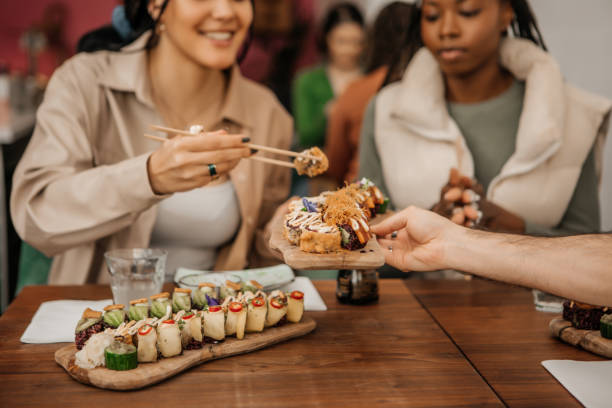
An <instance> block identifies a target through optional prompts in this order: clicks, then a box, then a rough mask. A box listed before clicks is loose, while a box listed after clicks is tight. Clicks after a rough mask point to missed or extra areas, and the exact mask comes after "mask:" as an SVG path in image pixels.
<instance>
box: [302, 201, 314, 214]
mask: <svg viewBox="0 0 612 408" xmlns="http://www.w3.org/2000/svg"><path fill="white" fill-rule="evenodd" d="M302 203H304V207H306V209H307V210H308V212H317V206H316V205H314V204H313V203H311V202H310V201H308V200H307V199H305V198H302Z"/></svg>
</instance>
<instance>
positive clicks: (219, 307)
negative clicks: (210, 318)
mask: <svg viewBox="0 0 612 408" xmlns="http://www.w3.org/2000/svg"><path fill="white" fill-rule="evenodd" d="M219 310H221V306H209V307H208V311H209V312H218V311H219Z"/></svg>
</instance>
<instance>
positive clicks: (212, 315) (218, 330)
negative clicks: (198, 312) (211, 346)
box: [203, 306, 225, 342]
mask: <svg viewBox="0 0 612 408" xmlns="http://www.w3.org/2000/svg"><path fill="white" fill-rule="evenodd" d="M203 314H204V337H206V338H208V339H210V340H212V341H214V342H218V341H222V340H224V339H225V313H224V312H223V307H221V306H209V307H208V310H204V313H203Z"/></svg>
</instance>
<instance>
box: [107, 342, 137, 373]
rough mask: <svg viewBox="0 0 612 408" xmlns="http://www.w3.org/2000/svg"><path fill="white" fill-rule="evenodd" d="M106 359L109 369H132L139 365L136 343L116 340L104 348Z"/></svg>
mask: <svg viewBox="0 0 612 408" xmlns="http://www.w3.org/2000/svg"><path fill="white" fill-rule="evenodd" d="M104 360H105V361H106V368H108V369H109V370H116V371H125V370H131V369H133V368H136V367H137V366H138V353H137V350H136V347H134V345H132V344H126V343H124V342H122V341H115V342H113V344H111V345H110V346H108V347H107V348H105V349H104Z"/></svg>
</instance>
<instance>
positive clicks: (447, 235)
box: [372, 207, 464, 272]
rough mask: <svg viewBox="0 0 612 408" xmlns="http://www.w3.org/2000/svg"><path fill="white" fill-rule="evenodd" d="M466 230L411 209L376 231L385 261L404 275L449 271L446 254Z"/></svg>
mask: <svg viewBox="0 0 612 408" xmlns="http://www.w3.org/2000/svg"><path fill="white" fill-rule="evenodd" d="M463 231H464V228H462V227H460V226H458V225H456V224H454V223H453V222H451V221H449V220H448V219H446V218H444V217H442V216H439V215H437V214H435V213H433V212H431V211H427V210H423V209H420V208H417V207H408V208H406V209H405V210H403V211H401V212H399V213H397V214H395V215H393V216H392V217H390V218H388V219H386V220H385V221H383V222H381V223H380V224H377V225H375V226H373V227H372V232H373V233H374V234H376V235H377V236H378V237H379V239H378V242H379V244H380V245H381V247H382V249H383V251H384V252H385V261H386V262H387V263H388V264H389V265H391V266H394V267H396V268H398V269H400V270H402V271H404V272H407V271H432V270H437V269H445V268H448V265H447V262H446V257H445V251H446V248H447V247H448V244H449V243H452V242H453V240H456V239H460V235H461V233H462V232H463Z"/></svg>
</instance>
